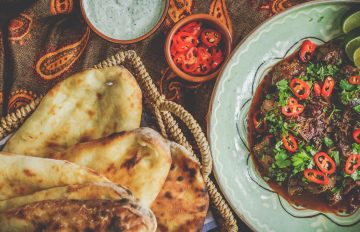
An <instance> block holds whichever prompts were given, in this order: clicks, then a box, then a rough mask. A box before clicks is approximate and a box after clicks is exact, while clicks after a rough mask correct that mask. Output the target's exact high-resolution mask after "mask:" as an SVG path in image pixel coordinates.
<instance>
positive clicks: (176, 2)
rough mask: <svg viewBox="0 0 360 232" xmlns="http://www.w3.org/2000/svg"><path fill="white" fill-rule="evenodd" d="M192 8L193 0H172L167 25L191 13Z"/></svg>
mask: <svg viewBox="0 0 360 232" xmlns="http://www.w3.org/2000/svg"><path fill="white" fill-rule="evenodd" d="M192 8H193V1H192V0H170V5H169V10H168V16H169V17H167V19H166V25H168V26H169V25H171V24H172V23H176V22H177V21H179V20H180V19H182V18H184V17H186V16H188V15H191V11H192Z"/></svg>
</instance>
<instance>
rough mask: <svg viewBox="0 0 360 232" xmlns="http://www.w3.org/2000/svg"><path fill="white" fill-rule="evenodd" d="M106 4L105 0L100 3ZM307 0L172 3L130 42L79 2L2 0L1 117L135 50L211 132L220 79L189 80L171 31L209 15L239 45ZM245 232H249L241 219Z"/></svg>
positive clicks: (165, 89)
mask: <svg viewBox="0 0 360 232" xmlns="http://www.w3.org/2000/svg"><path fill="white" fill-rule="evenodd" d="M94 1H100V0H94ZM305 1H306V0H228V1H226V0H170V8H169V11H168V15H167V18H166V20H165V21H164V23H163V24H162V26H161V27H160V28H159V29H158V30H157V32H156V33H155V34H154V35H152V36H151V37H149V38H148V39H146V40H144V41H141V42H138V43H135V44H130V45H119V44H114V43H110V42H107V41H105V40H103V39H102V38H100V37H99V36H97V35H96V34H95V33H94V32H92V31H91V30H90V29H89V27H88V26H87V25H86V23H85V22H84V20H83V18H82V15H81V13H80V9H79V1H78V0H0V90H1V92H0V104H1V108H0V116H3V115H5V114H6V113H7V112H11V111H14V110H15V109H17V108H19V107H21V106H23V105H25V104H27V103H29V102H30V101H31V100H32V99H34V98H36V96H38V95H40V94H44V93H46V91H48V90H49V88H51V87H52V86H53V85H54V84H55V83H57V82H59V81H61V80H62V79H64V78H65V77H67V76H69V75H70V74H72V73H74V72H77V71H79V70H82V69H85V68H90V67H92V66H93V65H95V64H97V63H98V62H99V61H101V60H103V59H105V58H106V57H108V56H110V55H113V54H115V53H116V52H118V51H120V50H129V49H132V50H135V51H136V52H137V53H138V55H139V56H140V57H141V58H142V60H143V62H144V64H145V66H146V67H147V69H148V71H149V73H150V75H151V76H152V77H153V78H154V79H155V82H156V83H157V85H158V87H159V89H160V91H161V92H162V93H164V94H165V96H166V97H167V98H168V99H171V100H173V101H176V102H178V103H180V104H181V105H183V106H184V107H185V108H186V109H187V110H189V111H190V112H191V113H192V114H193V115H194V117H195V118H196V119H197V120H198V121H199V123H200V124H201V126H202V128H203V129H204V131H206V115H207V111H208V105H209V100H210V96H211V92H212V89H213V86H214V83H215V81H209V82H206V83H202V84H194V83H189V82H185V81H183V80H182V79H180V78H179V77H177V76H176V75H175V74H174V73H173V72H172V71H171V70H170V69H169V66H168V65H167V63H166V60H165V57H164V52H163V50H164V49H163V47H164V42H165V37H166V33H167V31H168V30H169V29H170V28H171V27H172V25H173V24H174V23H175V22H177V21H178V20H179V19H181V18H183V17H186V16H188V15H190V14H194V13H208V14H211V15H213V16H215V17H217V18H218V19H219V20H220V21H221V22H223V23H224V24H226V26H227V27H228V28H229V29H230V31H231V33H232V35H233V41H234V43H233V44H234V47H235V46H236V45H237V44H238V43H239V42H240V41H241V40H242V39H243V38H244V37H245V36H246V35H247V34H249V33H250V32H251V30H253V29H254V28H255V27H256V26H257V25H259V24H260V23H261V22H263V21H264V20H266V19H267V18H269V17H271V16H272V15H274V14H277V13H278V12H280V11H283V10H285V9H286V8H289V7H291V6H293V5H296V4H298V3H300V2H305ZM239 228H240V229H241V230H242V231H248V230H249V229H248V228H247V227H246V226H245V225H244V224H243V223H242V222H241V221H239Z"/></svg>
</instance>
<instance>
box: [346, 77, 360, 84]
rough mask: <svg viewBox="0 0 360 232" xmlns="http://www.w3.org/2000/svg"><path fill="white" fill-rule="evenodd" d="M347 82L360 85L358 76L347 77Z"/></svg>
mask: <svg viewBox="0 0 360 232" xmlns="http://www.w3.org/2000/svg"><path fill="white" fill-rule="evenodd" d="M349 83H350V84H352V85H360V76H351V77H349Z"/></svg>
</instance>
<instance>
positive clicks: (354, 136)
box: [353, 129, 360, 143]
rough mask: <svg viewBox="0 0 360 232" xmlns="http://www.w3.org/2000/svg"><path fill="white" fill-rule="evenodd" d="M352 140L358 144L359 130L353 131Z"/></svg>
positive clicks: (359, 138)
mask: <svg viewBox="0 0 360 232" xmlns="http://www.w3.org/2000/svg"><path fill="white" fill-rule="evenodd" d="M353 138H354V141H355V142H356V143H360V129H356V130H354V132H353Z"/></svg>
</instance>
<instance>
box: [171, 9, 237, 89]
mask: <svg viewBox="0 0 360 232" xmlns="http://www.w3.org/2000/svg"><path fill="white" fill-rule="evenodd" d="M231 41H232V39H231V34H230V32H229V29H228V28H227V27H226V26H225V25H223V24H222V23H221V22H219V21H218V20H217V19H216V18H215V17H213V16H210V15H207V14H193V15H191V16H188V17H186V18H183V19H182V20H180V21H179V22H177V23H176V24H175V25H174V26H173V28H172V29H171V30H170V32H169V33H168V35H167V38H166V42H165V57H166V60H167V62H168V64H169V66H170V68H171V69H172V70H173V71H174V72H175V74H177V75H178V76H179V77H181V78H183V79H185V80H187V81H191V82H204V81H208V80H211V79H213V78H215V77H216V76H217V74H218V73H219V71H220V69H221V66H222V65H223V64H224V63H225V60H226V58H227V57H228V56H229V54H230V50H231Z"/></svg>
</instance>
